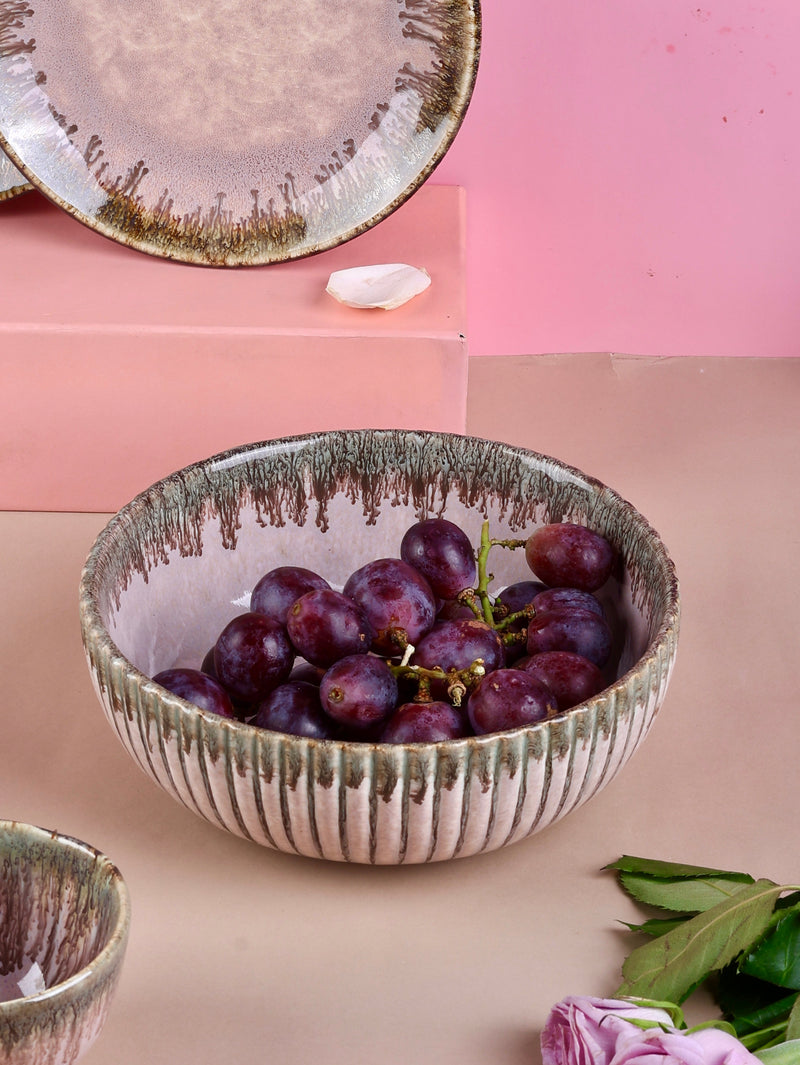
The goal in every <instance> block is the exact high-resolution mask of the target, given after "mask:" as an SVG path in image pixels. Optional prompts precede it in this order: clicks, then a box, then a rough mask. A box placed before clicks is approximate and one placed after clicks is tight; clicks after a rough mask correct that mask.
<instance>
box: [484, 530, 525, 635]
mask: <svg viewBox="0 0 800 1065" xmlns="http://www.w3.org/2000/svg"><path fill="white" fill-rule="evenodd" d="M526 542H527V541H525V540H493V539H491V537H490V536H489V522H488V521H485V522H484V523H483V525H482V526H481V546H480V548H479V549H478V587H477V589H476V594H477V596H478V599H479V600H480V603H481V613H482V614H483V620H484V621H485V622H486V623H487V625H491V626H492V628H496V627H497V626H496V625H495V620H494V614H493V612H492V601H491V599H490V598H489V584H490V582H491V581H493V580H494V574H493V573H489V572H488V570H487V563H488V561H489V552H490V551H491V549H492V548H493V547H505V548H507V549H508V550H509V551H515V550H516V549H517V548H519V547H524V546H525V544H526ZM476 616H478V617H479V616H480V615H476ZM508 620H509V619H508V618H507V619H506V620H505V622H504V624H507V623H508Z"/></svg>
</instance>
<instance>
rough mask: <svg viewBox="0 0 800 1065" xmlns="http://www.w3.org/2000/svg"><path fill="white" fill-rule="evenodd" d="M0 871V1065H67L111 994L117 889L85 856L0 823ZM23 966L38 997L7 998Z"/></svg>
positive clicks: (120, 900)
mask: <svg viewBox="0 0 800 1065" xmlns="http://www.w3.org/2000/svg"><path fill="white" fill-rule="evenodd" d="M0 866H1V867H2V877H1V878H0V974H1V975H0V980H2V982H3V989H4V990H3V996H2V997H3V1001H0V1062H2V1065H70V1063H71V1062H74V1061H77V1060H78V1058H79V1057H80V1056H81V1055H82V1054H83V1053H84V1051H86V1050H88V1048H89V1047H90V1046H91V1045H92V1043H93V1042H94V1041H95V1039H96V1038H97V1036H98V1035H99V1033H100V1030H101V1028H102V1027H103V1024H104V1023H105V1019H106V1015H107V1013H108V1008H109V1004H110V1002H111V999H112V996H113V994H114V991H115V989H116V986H117V981H118V978H119V974H120V970H121V968H122V961H123V957H124V954H125V947H126V944H127V940H128V928H129V924H130V906H129V902H128V892H127V889H126V887H125V884H124V882H123V880H122V877H121V876H120V874H119V872H118V870H117V869H116V868H115V867H114V866H113V865H112V864H111V862H110V861H109V860H108V858H106V857H104V856H103V855H102V854H99V853H98V852H97V851H96V850H94V849H93V848H92V847H89V846H88V845H87V844H85V843H81V842H80V841H79V840H76V839H72V838H70V837H69V836H64V835H60V834H59V833H58V832H49V831H47V830H46V829H43V828H36V827H34V826H33V825H26V824H21V823H20V822H16V821H0ZM32 963H35V965H36V966H38V971H39V972H40V974H41V978H42V979H43V983H44V990H38V991H36V990H34V991H33V993H29V994H27V995H25V996H23V997H19V998H10V997H9V995H10V993H11V992H10V990H9V989H10V988H11V987H12V986H14V980H15V977H17V976H20V977H22V978H23V979H24V976H25V974H26V973H27V974H28V978H29V979H30V976H31V973H30V969H31V965H32ZM23 986H25V985H24V984H23ZM39 986H41V984H39Z"/></svg>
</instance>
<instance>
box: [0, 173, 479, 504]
mask: <svg viewBox="0 0 800 1065" xmlns="http://www.w3.org/2000/svg"><path fill="white" fill-rule="evenodd" d="M464 210H465V202H464V194H463V191H462V190H460V189H457V188H449V187H442V186H437V187H433V186H432V187H426V188H424V189H422V190H420V192H419V193H418V194H417V195H415V196H414V197H413V198H412V199H411V200H409V201H408V202H407V203H406V204H405V205H403V207H401V208H400V209H399V210H398V211H397V212H395V214H393V215H391V216H390V217H389V218H387V219H386V220H385V221H384V222H383V223H381V225H379V226H377V227H375V228H374V229H372V230H369V231H368V232H367V233H365V234H364V235H363V236H361V237H358V238H357V239H356V240H354V241H351V242H350V243H348V244H345V245H342V246H341V247H339V248H336V249H334V250H333V251H330V252H326V253H324V254H322V255H318V256H315V257H312V258H309V259H304V260H302V261H299V262H295V263H288V264H283V265H280V266H275V267H250V268H246V269H245V268H243V269H238V270H224V269H220V270H215V269H208V268H202V267H193V266H187V265H185V264H176V263H170V262H167V261H165V260H160V259H155V258H153V257H151V256H147V255H144V254H142V253H140V252H135V251H132V250H130V249H128V248H125V247H122V246H120V245H117V244H115V243H113V242H112V241H109V240H106V239H105V238H104V237H101V236H99V235H97V234H96V233H93V232H92V231H90V230H89V229H87V228H85V227H83V226H81V225H79V224H78V223H77V222H75V221H74V220H73V219H71V218H70V217H69V216H68V215H66V214H65V213H63V212H61V211H60V210H58V209H57V208H55V207H53V206H51V205H50V204H48V203H47V202H46V201H44V200H43V199H42V198H41V197H40V196H39V195H38V194H35V195H30V196H26V197H22V198H21V199H20V200H19V201H16V202H14V203H13V204H9V205H7V206H6V208H5V210H4V213H3V216H2V222H0V277H2V285H1V286H0V366H1V367H2V373H3V380H4V389H3V391H2V396H1V397H0V485H2V487H1V488H0V508H4V509H22V510H24V509H33V510H36V509H47V510H116V509H117V508H118V507H119V506H121V505H122V504H123V503H124V502H125V501H126V500H127V499H129V498H131V496H133V495H134V494H136V493H137V492H138V491H140V490H142V489H144V488H146V487H147V486H148V485H149V484H151V483H152V482H153V481H155V480H157V479H158V478H160V477H161V476H164V475H165V474H167V473H169V472H171V471H172V470H174V469H177V468H179V467H181V466H184V465H186V464H187V463H189V462H192V461H195V460H197V459H201V458H204V457H206V456H208V455H210V454H213V453H215V452H216V451H220V450H224V449H225V448H227V447H232V446H235V445H237V444H242V443H246V442H248V441H252V440H262V439H267V438H271V437H276V436H283V435H289V434H293V433H301V432H311V431H315V430H319V429H333V428H361V427H367V426H381V427H386V428H415V427H419V428H428V429H446V430H452V431H463V429H464V424H465V412H466V373H467V361H466V360H467V347H466V339H465V333H466V324H465V295H464V280H463V279H464ZM382 262H407V263H409V264H410V265H412V266H419V267H424V268H425V269H426V270H428V272H429V273H430V275H431V278H432V283H431V285H430V287H429V288H428V289H427V290H426V291H425V292H424V293H422V294H421V295H420V296H418V297H416V298H415V299H414V300H412V301H411V302H410V303H408V304H406V305H405V306H403V307H400V308H398V309H397V310H394V311H381V310H374V311H357V310H353V309H351V308H347V307H344V306H342V305H341V304H339V303H337V302H336V301H335V300H333V299H332V298H331V297H330V296H328V295H327V294H326V293H325V286H326V284H327V281H328V277H329V276H330V273H331V272H332V271H334V270H339V269H344V268H346V267H348V266H357V265H369V264H371V263H382Z"/></svg>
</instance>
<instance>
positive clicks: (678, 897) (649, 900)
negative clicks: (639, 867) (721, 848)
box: [619, 872, 753, 913]
mask: <svg viewBox="0 0 800 1065" xmlns="http://www.w3.org/2000/svg"><path fill="white" fill-rule="evenodd" d="M735 875H736V876H737V877H738V874H735ZM619 879H620V883H621V884H622V886H623V887H624V888H625V890H626V891H627V892H628V894H629V895H632V896H633V898H634V899H636V900H637V902H642V903H644V904H645V905H647V906H657V907H659V908H660V909H662V910H672V911H674V912H677V913H687V912H688V913H702V912H703V911H704V910H710V909H711V907H712V906H716V905H717V903H719V902H722V901H724V900H725V899H729V898H730V897H731V896H732V895H734V894H736V892H737V891H738V890H739V889H740V888H741V887H742V884H743V883H749V884H752V883H753V878H752V877H750V878H749V879H748V880H746V881H742V880H741V879H731V878H730V877H728V876H713V877H712V876H703V877H698V878H695V879H693V878H690V877H671V878H669V879H667V878H659V879H654V878H653V877H651V876H648V875H646V874H642V873H628V872H621V873H620V874H619Z"/></svg>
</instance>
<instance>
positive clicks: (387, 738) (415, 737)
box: [380, 702, 472, 743]
mask: <svg viewBox="0 0 800 1065" xmlns="http://www.w3.org/2000/svg"><path fill="white" fill-rule="evenodd" d="M471 732H472V730H471V729H470V727H469V723H468V722H467V720H466V717H465V714H464V712H463V711H462V710H459V709H457V708H456V707H455V706H452V705H451V704H450V703H444V702H429V703H403V704H402V706H399V707H398V708H397V710H395V712H394V714H392V716H391V717H390V718H389V720H388V721H387V723H386V725H385V726H384V729H383V732H382V733H381V736H380V739H381V742H382V743H440V742H442V741H443V740H458V739H461V738H462V737H463V736H469V735H470V734H471Z"/></svg>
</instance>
